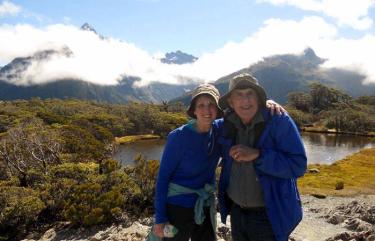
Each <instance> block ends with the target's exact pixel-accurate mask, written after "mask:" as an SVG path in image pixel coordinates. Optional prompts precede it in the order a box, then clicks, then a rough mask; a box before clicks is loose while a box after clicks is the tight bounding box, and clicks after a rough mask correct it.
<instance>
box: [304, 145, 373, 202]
mask: <svg viewBox="0 0 375 241" xmlns="http://www.w3.org/2000/svg"><path fill="white" fill-rule="evenodd" d="M308 169H309V170H310V171H308V172H307V173H306V174H305V176H304V177H303V178H301V179H299V181H298V186H299V188H300V191H301V192H302V194H324V195H339V196H347V195H354V194H375V148H371V149H363V150H361V151H360V152H358V153H355V154H353V155H351V156H348V157H346V158H344V159H343V160H340V161H337V162H335V163H333V164H331V165H320V164H312V165H309V166H308Z"/></svg>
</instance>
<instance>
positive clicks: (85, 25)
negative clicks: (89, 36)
mask: <svg viewBox="0 0 375 241" xmlns="http://www.w3.org/2000/svg"><path fill="white" fill-rule="evenodd" d="M81 29H82V30H86V31H91V32H94V33H97V32H96V30H95V29H94V28H93V27H92V26H91V25H90V24H88V23H84V24H83V25H82V26H81Z"/></svg>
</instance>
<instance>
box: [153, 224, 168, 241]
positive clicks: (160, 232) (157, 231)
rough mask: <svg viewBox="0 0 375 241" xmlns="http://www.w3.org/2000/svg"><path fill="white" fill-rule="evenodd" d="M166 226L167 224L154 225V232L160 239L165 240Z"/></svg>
mask: <svg viewBox="0 0 375 241" xmlns="http://www.w3.org/2000/svg"><path fill="white" fill-rule="evenodd" d="M164 226H165V223H158V224H154V227H153V228H152V232H154V234H155V235H156V236H158V237H159V238H163V237H164Z"/></svg>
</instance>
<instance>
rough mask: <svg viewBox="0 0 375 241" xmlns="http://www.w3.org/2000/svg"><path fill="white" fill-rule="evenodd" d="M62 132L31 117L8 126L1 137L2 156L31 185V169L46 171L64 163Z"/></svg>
mask: <svg viewBox="0 0 375 241" xmlns="http://www.w3.org/2000/svg"><path fill="white" fill-rule="evenodd" d="M58 135H59V134H58V132H57V131H56V130H54V129H52V128H50V127H47V126H45V125H44V124H43V122H42V121H41V120H39V119H31V120H29V121H28V122H24V123H21V124H20V125H19V126H17V127H13V128H11V129H9V130H8V132H7V135H6V136H5V137H4V138H3V139H2V140H1V141H0V159H2V160H3V162H4V163H5V165H6V167H7V168H8V170H9V172H10V173H11V174H13V175H16V176H18V177H19V179H20V181H21V186H27V181H26V180H27V175H28V172H29V171H30V170H31V169H35V170H38V171H41V172H42V173H46V172H47V171H48V168H49V166H50V165H55V164H60V163H61V160H60V154H61V152H62V145H61V143H60V140H59V139H58Z"/></svg>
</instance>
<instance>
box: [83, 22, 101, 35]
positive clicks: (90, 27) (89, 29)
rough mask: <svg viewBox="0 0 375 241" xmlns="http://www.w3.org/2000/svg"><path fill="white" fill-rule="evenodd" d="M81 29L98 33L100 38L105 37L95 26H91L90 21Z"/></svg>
mask: <svg viewBox="0 0 375 241" xmlns="http://www.w3.org/2000/svg"><path fill="white" fill-rule="evenodd" d="M81 30H83V31H89V32H93V33H95V34H96V35H98V36H99V38H101V39H104V37H103V36H102V35H100V34H99V33H98V32H96V30H95V28H94V27H93V26H91V25H90V24H88V23H84V24H83V25H82V26H81Z"/></svg>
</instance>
